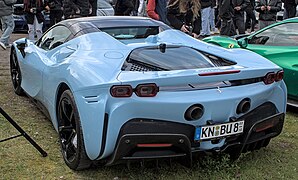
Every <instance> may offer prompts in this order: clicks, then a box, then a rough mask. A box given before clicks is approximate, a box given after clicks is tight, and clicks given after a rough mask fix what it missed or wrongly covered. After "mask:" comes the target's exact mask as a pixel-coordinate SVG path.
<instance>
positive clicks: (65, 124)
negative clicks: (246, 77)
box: [57, 90, 92, 170]
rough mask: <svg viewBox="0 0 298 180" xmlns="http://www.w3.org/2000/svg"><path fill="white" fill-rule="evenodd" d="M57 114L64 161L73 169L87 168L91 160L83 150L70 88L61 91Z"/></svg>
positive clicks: (80, 129) (79, 125) (80, 130)
mask: <svg viewBox="0 0 298 180" xmlns="http://www.w3.org/2000/svg"><path fill="white" fill-rule="evenodd" d="M57 116H58V123H59V124H58V125H59V127H58V130H59V138H60V145H61V152H62V156H63V159H64V161H65V163H66V164H67V166H68V167H69V168H71V169H73V170H82V169H86V168H89V167H90V166H91V165H92V161H91V160H90V159H89V158H88V156H87V154H86V151H85V145H84V139H83V133H82V127H81V121H80V117H79V113H78V110H77V107H76V103H75V101H74V96H73V94H72V93H71V91H70V90H66V91H64V92H63V93H62V95H61V98H60V100H59V104H58V115H57Z"/></svg>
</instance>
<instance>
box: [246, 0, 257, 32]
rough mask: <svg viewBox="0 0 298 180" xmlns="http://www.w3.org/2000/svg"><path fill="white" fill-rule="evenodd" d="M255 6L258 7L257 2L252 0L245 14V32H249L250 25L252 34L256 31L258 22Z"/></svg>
mask: <svg viewBox="0 0 298 180" xmlns="http://www.w3.org/2000/svg"><path fill="white" fill-rule="evenodd" d="M255 5H256V2H255V0H250V3H249V5H248V6H247V8H246V9H245V12H246V22H245V30H247V29H248V28H249V25H250V26H251V30H250V32H253V31H255V25H256V22H257V19H256V15H255V12H254V10H255Z"/></svg>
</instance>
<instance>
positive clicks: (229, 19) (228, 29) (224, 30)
mask: <svg viewBox="0 0 298 180" xmlns="http://www.w3.org/2000/svg"><path fill="white" fill-rule="evenodd" d="M218 16H219V19H220V35H224V36H233V35H235V34H236V30H235V26H234V22H233V17H234V9H233V6H232V2H231V0H218Z"/></svg>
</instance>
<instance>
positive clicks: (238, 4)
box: [232, 0, 249, 34]
mask: <svg viewBox="0 0 298 180" xmlns="http://www.w3.org/2000/svg"><path fill="white" fill-rule="evenodd" d="M232 5H233V8H234V18H233V20H234V24H235V26H236V28H237V29H238V32H239V34H245V25H244V11H245V9H246V7H247V6H248V5H249V0H232Z"/></svg>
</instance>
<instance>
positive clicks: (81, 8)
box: [63, 0, 92, 19]
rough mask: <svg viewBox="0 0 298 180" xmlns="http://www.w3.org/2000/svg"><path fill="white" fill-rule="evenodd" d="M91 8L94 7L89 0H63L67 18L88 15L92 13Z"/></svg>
mask: <svg viewBox="0 0 298 180" xmlns="http://www.w3.org/2000/svg"><path fill="white" fill-rule="evenodd" d="M90 9H92V8H91V6H90V3H89V1H88V0H63V10H64V18H65V19H71V18H77V17H87V16H88V15H89V14H91V13H90V11H91V10H90Z"/></svg>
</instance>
